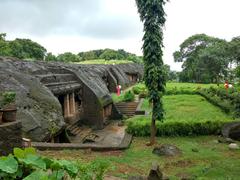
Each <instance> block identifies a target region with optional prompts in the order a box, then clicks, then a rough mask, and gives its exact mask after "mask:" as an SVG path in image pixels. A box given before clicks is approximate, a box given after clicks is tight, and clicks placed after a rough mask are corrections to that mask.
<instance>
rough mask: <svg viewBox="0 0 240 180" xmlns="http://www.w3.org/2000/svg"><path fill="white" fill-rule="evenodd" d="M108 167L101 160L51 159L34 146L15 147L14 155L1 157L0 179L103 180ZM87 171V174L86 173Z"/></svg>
mask: <svg viewBox="0 0 240 180" xmlns="http://www.w3.org/2000/svg"><path fill="white" fill-rule="evenodd" d="M107 167H108V166H107V164H104V163H101V162H98V163H95V162H94V163H89V164H83V163H77V162H71V161H67V160H55V159H49V158H47V157H42V156H40V155H38V154H37V153H36V150H35V149H34V148H26V149H20V148H15V149H14V151H13V155H9V156H6V157H1V158H0V179H4V180H12V179H24V180H32V179H40V180H62V179H63V178H64V177H68V178H70V179H74V178H78V179H84V180H85V179H86V180H91V179H97V180H102V179H103V175H104V173H105V171H106V169H107ZM83 169H85V171H83ZM86 171H87V172H88V173H87V176H85V175H84V172H86ZM85 177H87V178H85Z"/></svg>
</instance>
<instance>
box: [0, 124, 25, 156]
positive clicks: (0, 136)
mask: <svg viewBox="0 0 240 180" xmlns="http://www.w3.org/2000/svg"><path fill="white" fill-rule="evenodd" d="M21 127H22V126H21V122H19V121H16V122H11V123H4V124H1V125H0V156H6V155H8V154H9V153H12V152H13V148H14V147H22V130H21Z"/></svg>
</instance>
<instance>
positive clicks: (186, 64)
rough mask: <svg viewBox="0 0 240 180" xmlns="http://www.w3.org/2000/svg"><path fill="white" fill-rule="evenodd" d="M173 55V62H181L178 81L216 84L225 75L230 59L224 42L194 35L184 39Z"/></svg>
mask: <svg viewBox="0 0 240 180" xmlns="http://www.w3.org/2000/svg"><path fill="white" fill-rule="evenodd" d="M173 55H174V60H175V62H183V65H182V67H183V71H182V73H181V74H180V81H183V82H201V83H213V82H215V83H216V82H219V80H220V78H221V76H226V75H227V74H226V70H227V67H228V64H229V59H230V58H229V56H228V43H227V42H226V41H225V40H222V39H218V38H215V37H211V36H207V35H206V34H196V35H193V36H191V37H189V38H188V39H186V40H185V41H184V42H183V43H182V44H181V45H180V50H179V51H176V52H174V54H173Z"/></svg>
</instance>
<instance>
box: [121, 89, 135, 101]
mask: <svg viewBox="0 0 240 180" xmlns="http://www.w3.org/2000/svg"><path fill="white" fill-rule="evenodd" d="M134 99H135V95H134V94H133V93H132V91H128V92H126V93H125V94H124V97H123V101H124V102H131V101H134Z"/></svg>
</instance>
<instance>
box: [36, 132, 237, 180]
mask: <svg viewBox="0 0 240 180" xmlns="http://www.w3.org/2000/svg"><path fill="white" fill-rule="evenodd" d="M217 138H218V137H216V136H200V137H194V138H193V137H174V138H163V137H161V138H158V139H157V141H158V144H172V145H176V146H177V147H178V148H180V149H181V150H182V155H180V156H176V157H158V156H156V155H153V154H152V149H153V147H148V146H146V145H145V144H146V143H147V141H148V138H134V140H133V142H132V145H131V147H130V149H128V150H125V151H109V152H92V151H89V150H85V151H83V150H72V151H70V150H63V151H43V152H41V154H42V155H45V156H49V157H53V158H60V159H67V160H79V161H82V162H90V161H93V160H96V159H97V160H101V161H106V162H107V163H108V164H109V167H110V168H109V170H108V172H107V174H108V175H112V176H116V177H121V178H127V177H128V176H130V175H147V174H148V172H149V169H150V167H151V164H152V162H157V163H158V164H160V167H161V169H162V171H163V172H164V174H165V175H167V176H169V177H170V180H174V179H179V178H178V177H179V176H180V174H188V175H190V176H191V177H193V178H195V179H204V180H226V179H232V180H238V179H239V177H240V150H237V151H230V150H229V149H228V147H227V145H226V144H220V143H216V142H215V141H216V140H217ZM192 149H197V150H198V151H199V152H193V151H192Z"/></svg>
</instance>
